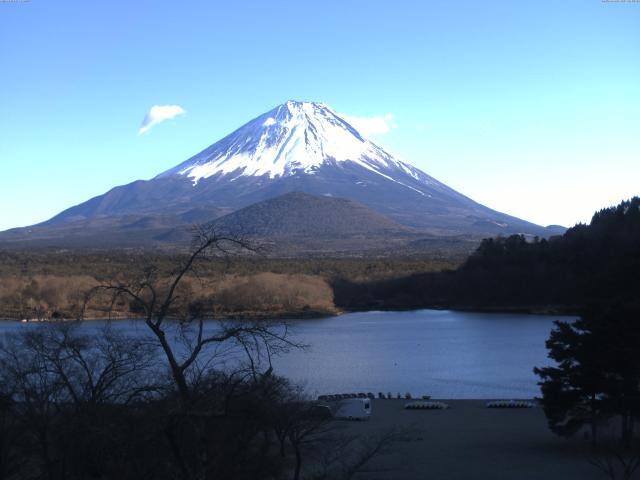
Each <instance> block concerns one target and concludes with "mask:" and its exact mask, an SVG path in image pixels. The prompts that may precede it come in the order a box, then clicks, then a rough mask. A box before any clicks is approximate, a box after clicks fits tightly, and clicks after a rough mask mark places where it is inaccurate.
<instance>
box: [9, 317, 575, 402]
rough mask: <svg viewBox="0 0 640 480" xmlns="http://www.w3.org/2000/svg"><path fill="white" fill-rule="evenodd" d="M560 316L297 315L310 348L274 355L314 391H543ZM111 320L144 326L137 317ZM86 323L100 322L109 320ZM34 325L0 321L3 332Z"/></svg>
mask: <svg viewBox="0 0 640 480" xmlns="http://www.w3.org/2000/svg"><path fill="white" fill-rule="evenodd" d="M556 319H561V320H571V319H572V317H562V316H540V315H520V314H500V313H469V312H454V311H442V310H418V311H410V312H364V313H351V314H346V315H341V316H339V317H331V318H323V319H312V320H299V321H294V322H292V326H293V338H294V339H295V340H296V341H299V342H301V343H305V344H307V345H309V346H310V347H309V349H307V350H305V351H293V352H291V353H288V354H286V355H285V356H283V357H279V358H276V359H275V360H274V367H275V370H276V372H277V373H279V374H281V375H284V376H286V377H288V378H290V379H292V380H294V381H296V382H298V383H301V384H302V385H304V387H305V390H306V391H307V392H308V393H309V394H312V395H317V394H323V393H325V394H326V393H347V392H369V391H370V392H374V393H376V394H377V392H379V391H383V392H388V391H390V392H392V393H393V394H394V395H395V394H396V393H397V392H400V393H402V394H403V395H404V393H405V392H411V393H412V394H413V395H414V396H416V395H423V394H428V395H431V396H433V397H434V398H452V399H453V398H531V397H534V396H538V395H540V391H539V388H538V386H537V384H536V382H537V377H536V376H535V375H534V374H533V372H532V369H533V367H534V366H545V365H549V364H550V362H551V361H550V360H549V359H548V358H547V356H546V355H547V352H546V349H545V346H544V342H545V340H546V339H547V337H548V336H549V332H550V331H551V328H552V326H553V325H552V322H553V320H556ZM113 324H114V325H116V326H117V328H121V329H124V330H125V331H127V333H131V334H136V335H146V334H147V332H146V330H145V328H146V327H144V325H141V324H140V323H134V322H130V321H118V322H113ZM86 325H87V326H86V327H83V328H89V329H98V328H100V327H101V326H102V325H104V322H88V323H87V324H86ZM214 325H215V324H214V323H212V324H211V328H215V327H214ZM33 326H34V324H20V323H16V322H0V333H2V332H8V331H15V330H18V329H21V328H33Z"/></svg>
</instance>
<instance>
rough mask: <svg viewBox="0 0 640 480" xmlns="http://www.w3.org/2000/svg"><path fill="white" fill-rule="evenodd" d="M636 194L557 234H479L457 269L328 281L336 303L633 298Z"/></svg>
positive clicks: (638, 241)
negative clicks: (475, 246) (487, 236)
mask: <svg viewBox="0 0 640 480" xmlns="http://www.w3.org/2000/svg"><path fill="white" fill-rule="evenodd" d="M639 271H640V198H638V197H635V198H633V199H631V200H629V201H624V202H622V203H620V204H619V205H617V206H615V207H611V208H606V209H603V210H601V211H599V212H597V213H596V214H595V215H594V216H593V218H592V220H591V223H590V224H589V225H584V224H578V225H576V226H575V227H573V228H570V229H569V230H567V232H566V233H565V234H564V235H562V236H557V237H552V238H550V239H548V240H547V239H539V238H535V239H528V238H526V237H524V236H522V235H513V236H510V237H506V238H503V237H498V238H490V239H486V240H483V242H482V243H481V245H480V246H479V247H478V249H477V250H476V251H475V252H474V253H473V254H472V255H471V256H470V257H469V258H468V259H467V260H466V261H465V262H464V263H463V264H462V265H461V266H460V267H459V268H458V269H456V270H452V271H444V272H428V273H413V274H409V275H406V276H404V277H402V278H394V279H382V280H378V281H372V282H354V281H350V280H347V279H344V278H336V279H334V281H333V282H332V286H333V289H334V295H335V303H336V306H338V307H339V308H343V309H347V310H358V309H371V308H380V309H404V308H420V307H456V308H473V309H496V310H505V309H506V310H508V309H522V310H532V311H552V310H558V311H578V310H580V308H582V306H584V305H587V304H590V303H601V301H603V300H606V301H613V300H623V301H625V302H628V301H634V299H637V297H638V292H639V291H640V277H639V276H638V272H639Z"/></svg>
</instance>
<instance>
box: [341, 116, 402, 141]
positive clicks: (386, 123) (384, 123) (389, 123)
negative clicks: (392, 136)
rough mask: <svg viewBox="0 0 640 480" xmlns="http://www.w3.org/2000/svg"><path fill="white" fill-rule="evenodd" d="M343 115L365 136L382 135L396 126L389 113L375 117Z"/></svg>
mask: <svg viewBox="0 0 640 480" xmlns="http://www.w3.org/2000/svg"><path fill="white" fill-rule="evenodd" d="M343 117H344V119H345V120H346V121H347V122H349V123H350V124H351V125H352V126H353V127H354V128H355V129H356V130H358V131H359V132H360V133H361V134H362V135H364V136H365V137H371V136H375V135H384V134H385V133H389V132H390V131H391V130H393V129H394V128H398V126H397V125H396V124H395V122H394V121H393V114H391V113H387V114H386V115H377V116H375V117H352V116H351V115H343Z"/></svg>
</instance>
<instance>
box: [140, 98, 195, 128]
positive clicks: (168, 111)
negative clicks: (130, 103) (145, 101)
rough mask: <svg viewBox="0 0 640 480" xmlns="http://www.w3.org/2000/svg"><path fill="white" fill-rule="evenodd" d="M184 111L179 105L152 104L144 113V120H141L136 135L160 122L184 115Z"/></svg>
mask: <svg viewBox="0 0 640 480" xmlns="http://www.w3.org/2000/svg"><path fill="white" fill-rule="evenodd" d="M185 113H187V112H186V111H185V110H184V108H182V107H181V106H180V105H154V106H153V107H151V109H149V113H147V114H146V115H145V117H144V120H142V124H141V125H140V130H138V135H144V134H145V133H147V132H148V131H149V130H151V128H152V127H153V126H155V125H157V124H159V123H160V122H164V121H165V120H170V119H172V118H175V117H177V116H178V115H184V114H185Z"/></svg>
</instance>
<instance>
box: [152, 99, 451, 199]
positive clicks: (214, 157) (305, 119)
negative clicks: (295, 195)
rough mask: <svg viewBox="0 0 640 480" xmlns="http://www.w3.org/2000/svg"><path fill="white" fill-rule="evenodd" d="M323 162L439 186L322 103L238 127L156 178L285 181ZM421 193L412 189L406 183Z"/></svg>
mask: <svg viewBox="0 0 640 480" xmlns="http://www.w3.org/2000/svg"><path fill="white" fill-rule="evenodd" d="M328 161H334V162H338V163H339V162H353V163H355V164H357V165H359V166H361V167H364V168H365V169H367V170H369V171H371V172H373V173H376V174H378V175H380V176H382V177H384V178H386V179H388V180H392V181H394V182H397V183H400V184H403V185H405V184H404V183H403V182H402V181H401V180H400V179H396V178H394V175H393V171H396V172H399V173H403V174H408V175H410V176H411V177H413V178H414V179H415V180H418V181H419V182H421V183H424V184H425V185H429V184H431V185H434V184H438V183H439V182H437V181H436V180H434V179H433V178H431V177H429V176H428V175H426V174H424V173H423V172H421V171H420V170H418V169H416V168H414V167H413V166H412V165H410V164H408V163H406V162H403V161H401V160H398V159H396V158H394V157H393V156H392V155H390V154H389V153H387V152H386V151H385V150H384V149H382V148H381V147H379V146H378V145H376V144H375V143H373V142H372V141H370V140H368V139H366V138H365V137H364V136H362V135H361V134H360V133H359V132H358V131H357V130H356V129H355V128H354V127H352V126H351V125H350V124H349V123H348V122H347V121H346V120H345V119H343V118H342V117H340V115H338V114H337V113H336V112H335V111H334V110H332V109H331V108H330V107H328V106H327V105H325V104H323V103H314V102H297V101H292V100H290V101H288V102H286V103H284V104H282V105H280V106H278V107H276V108H274V109H273V110H271V111H269V112H267V113H264V114H263V115H260V116H259V117H257V118H256V119H254V120H252V121H251V122H249V123H247V124H246V125H244V126H242V127H240V128H239V129H238V130H236V131H235V132H233V133H231V134H230V135H228V136H227V137H225V138H223V139H222V140H220V141H219V142H217V143H215V144H213V145H212V146H210V147H209V148H207V149H205V150H203V151H202V152H200V153H199V154H197V155H195V156H194V157H192V158H190V159H189V160H187V161H186V162H183V163H181V164H180V165H178V166H177V167H174V168H172V169H171V170H168V171H167V172H164V173H162V174H160V175H159V176H158V178H162V177H167V176H170V175H175V174H178V175H184V176H187V177H188V178H190V179H191V180H192V181H193V183H194V184H197V183H198V182H199V181H200V180H201V179H206V178H210V177H212V176H214V175H217V174H219V175H225V176H226V175H232V176H233V177H242V176H263V175H268V176H269V178H271V179H274V178H276V177H286V176H290V175H295V174H301V173H304V174H309V175H313V174H314V173H315V172H316V171H317V170H318V168H319V167H320V166H322V165H323V164H326V163H327V162H328ZM405 186H406V187H407V188H411V189H412V190H415V191H416V192H418V193H420V194H421V195H428V193H425V192H423V191H422V190H420V189H416V188H415V187H414V186H409V185H405Z"/></svg>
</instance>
